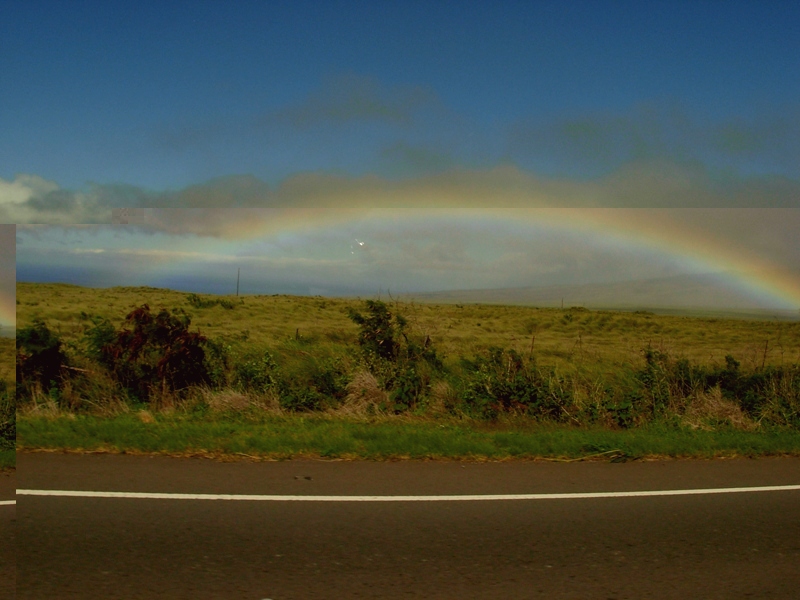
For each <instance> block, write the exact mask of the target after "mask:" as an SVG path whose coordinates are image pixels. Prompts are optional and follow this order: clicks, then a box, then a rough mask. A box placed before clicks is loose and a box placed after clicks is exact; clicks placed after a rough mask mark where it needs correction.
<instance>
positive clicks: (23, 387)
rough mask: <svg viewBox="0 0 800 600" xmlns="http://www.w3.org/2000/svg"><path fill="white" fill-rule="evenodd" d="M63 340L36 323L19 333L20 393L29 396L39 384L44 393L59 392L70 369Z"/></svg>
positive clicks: (18, 367)
mask: <svg viewBox="0 0 800 600" xmlns="http://www.w3.org/2000/svg"><path fill="white" fill-rule="evenodd" d="M61 348H62V342H61V340H60V339H59V337H58V336H57V335H56V334H55V333H53V332H52V331H50V329H49V328H48V327H47V325H46V324H45V323H44V322H43V321H40V320H36V321H34V322H33V324H32V325H30V326H29V327H25V328H23V329H21V330H19V331H18V332H17V356H16V363H17V365H16V366H17V390H18V391H19V392H20V393H22V394H24V395H29V394H30V393H31V391H32V387H33V386H34V385H36V384H38V385H39V386H41V388H42V389H44V390H51V389H58V388H59V387H60V386H61V385H62V383H63V372H62V371H63V369H64V367H66V366H67V356H66V354H64V352H63V350H62V349H61Z"/></svg>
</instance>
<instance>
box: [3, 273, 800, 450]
mask: <svg viewBox="0 0 800 600" xmlns="http://www.w3.org/2000/svg"><path fill="white" fill-rule="evenodd" d="M17 320H18V329H17V349H16V373H15V376H16V381H15V391H16V397H17V398H18V400H19V411H18V412H19V415H20V419H19V421H20V422H19V428H20V440H21V445H22V446H23V447H64V448H75V447H84V448H89V447H91V448H95V449H97V448H114V449H117V450H121V449H124V448H128V449H138V450H141V451H152V450H158V449H162V450H165V451H166V450H169V451H176V452H177V451H180V452H194V451H204V452H222V453H231V452H232V453H236V452H240V453H245V454H250V453H255V454H258V455H265V454H266V455H276V456H287V455H296V454H298V453H303V452H310V453H314V454H318V455H325V456H332V455H336V456H343V455H351V454H352V455H360V456H384V457H389V456H406V455H407V456H457V455H472V456H485V457H504V456H545V455H547V456H562V455H563V456H577V455H586V454H593V453H594V454H597V453H602V452H611V451H619V452H623V454H625V455H637V456H638V455H641V454H642V453H644V454H661V453H665V454H670V455H676V456H677V455H686V453H688V454H689V455H708V454H709V453H710V454H711V455H714V454H715V453H717V454H718V453H722V454H731V453H734V454H735V453H737V452H738V453H740V454H750V455H752V454H753V453H755V454H758V453H780V452H789V453H799V452H800V441H798V440H800V366H798V365H800V323H797V322H777V321H745V320H726V319H711V318H690V317H676V316H663V315H661V316H660V315H653V314H650V313H642V312H638V313H615V312H607V311H606V312H603V311H589V310H586V309H583V308H578V307H573V308H567V309H537V308H530V307H508V306H479V305H475V306H468V305H418V304H413V303H403V302H397V301H394V300H393V299H391V298H389V299H388V301H381V300H366V301H360V300H342V299H328V298H320V297H315V298H298V297H288V296H247V297H243V298H235V297H230V296H228V297H215V296H200V295H197V294H183V293H179V292H173V291H169V290H160V289H154V288H111V289H104V290H96V289H86V288H80V287H77V286H67V285H42V284H24V283H21V284H18V286H17ZM11 394H12V396H13V390H12V391H11ZM14 427H16V422H15V423H14ZM115 431H116V432H117V433H116V434H113V435H112V432H115ZM125 432H127V433H125ZM137 432H138V433H137ZM402 432H407V433H408V435H406V434H403V433H402ZM115 435H116V436H117V437H116V438H115V437H114V436H115ZM515 435H516V436H518V437H516V438H514V436H515ZM126 436H127V437H126ZM287 436H288V437H287ZM382 436H384V437H386V438H387V439H391V440H393V441H380V440H381V439H383V438H382ZM504 436H505V437H504ZM509 436H510V437H509ZM609 436H610V437H609ZM512 438H513V440H514V443H513V444H511V442H510V441H509V440H511V439H512ZM555 439H560V440H562V443H561V446H558V445H555V446H554V445H552V444H553V442H552V440H555ZM634 439H636V440H642V439H650V440H652V443H651V444H650V446H647V444H644V445H642V443H641V442H637V444H638V445H634V446H635V447H634V446H631V447H630V448H629V450H623V449H621V448H618V447H617V448H609V447H608V446H620V445H624V443H631V442H630V440H634ZM122 440H127V441H122ZM170 440H171V441H170ZM281 440H283V441H281ZM287 440H289V441H287ZM291 440H293V441H291ZM303 440H305V441H303ZM324 440H327V442H326V443H327V445H326V443H323V442H324ZM369 440H371V441H369ZM403 440H405V441H403ZM413 440H416V441H413ZM465 440H469V443H466V442H465ZM498 440H500V441H498ZM503 440H505V441H503ZM521 440H527V441H524V442H523V441H521ZM537 440H538V441H537ZM542 440H551V441H550V442H547V443H545V442H543V441H542ZM598 440H600V441H598ZM609 440H612V441H609ZM613 440H616V441H613ZM626 440H627V441H626ZM721 440H722V441H721ZM737 440H738V441H737ZM368 442H369V443H368ZM623 442H624V443H623ZM304 444H305V445H304ZM381 444H384V445H383V446H381ZM387 444H388V445H387ZM403 444H405V446H404V445H403ZM515 444H516V445H515ZM542 444H544V445H542ZM547 444H550V446H547ZM737 444H738V445H737ZM378 447H383V450H376V448H378ZM647 447H649V448H650V449H649V450H647V449H646V448H647ZM404 448H405V450H404ZM598 449H600V450H598ZM595 450H596V452H593V451H595Z"/></svg>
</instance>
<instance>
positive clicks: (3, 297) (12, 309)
mask: <svg viewBox="0 0 800 600" xmlns="http://www.w3.org/2000/svg"><path fill="white" fill-rule="evenodd" d="M16 323H17V303H16V294H15V293H8V292H7V291H5V290H3V291H0V325H2V326H4V327H15V326H16Z"/></svg>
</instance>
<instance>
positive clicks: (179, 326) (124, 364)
mask: <svg viewBox="0 0 800 600" xmlns="http://www.w3.org/2000/svg"><path fill="white" fill-rule="evenodd" d="M125 321H126V322H127V323H128V324H129V325H130V326H132V329H126V328H123V329H122V330H120V331H116V332H115V333H114V336H113V337H112V336H111V330H110V329H109V328H108V325H107V324H106V323H105V322H102V321H100V322H96V323H95V326H94V327H93V328H92V329H90V330H89V331H88V332H87V341H88V345H89V347H90V348H92V352H93V353H94V355H95V356H96V358H97V359H98V361H99V362H100V363H101V364H103V365H105V366H106V367H107V368H108V369H109V370H110V372H111V373H112V375H113V377H114V378H115V379H116V380H117V381H118V382H119V383H120V384H121V385H123V386H124V387H125V388H127V389H128V390H129V391H130V392H131V393H132V394H133V395H134V396H136V397H137V398H139V399H140V400H142V401H149V400H150V396H151V395H152V394H153V392H155V391H158V390H160V391H161V393H167V392H179V393H180V392H184V391H185V390H187V389H188V388H189V387H191V386H197V385H209V384H211V382H212V377H211V374H210V373H209V370H208V363H207V361H206V355H205V352H204V350H203V345H204V344H206V343H207V342H208V339H207V338H206V337H204V336H203V335H201V334H200V333H192V332H190V331H189V325H190V324H191V319H190V318H189V317H188V316H187V315H186V313H184V312H183V311H182V310H180V309H175V310H173V311H172V313H170V312H169V311H167V310H166V309H161V310H160V311H159V312H158V314H156V315H153V314H152V313H151V312H150V307H149V306H148V305H147V304H144V305H142V306H141V307H139V308H136V309H134V310H133V311H132V312H131V313H129V314H128V316H127V317H126V318H125ZM109 340H110V341H109Z"/></svg>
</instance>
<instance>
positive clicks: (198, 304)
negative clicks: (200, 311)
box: [186, 294, 236, 310]
mask: <svg viewBox="0 0 800 600" xmlns="http://www.w3.org/2000/svg"><path fill="white" fill-rule="evenodd" d="M186 301H187V302H188V303H189V304H191V305H192V306H194V307H195V308H213V307H214V306H217V305H219V306H221V307H222V308H225V309H227V310H233V308H234V307H235V306H236V305H235V304H234V303H233V302H231V301H230V300H226V299H225V298H214V299H206V298H203V297H201V296H198V295H197V294H189V295H188V296H186Z"/></svg>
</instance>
